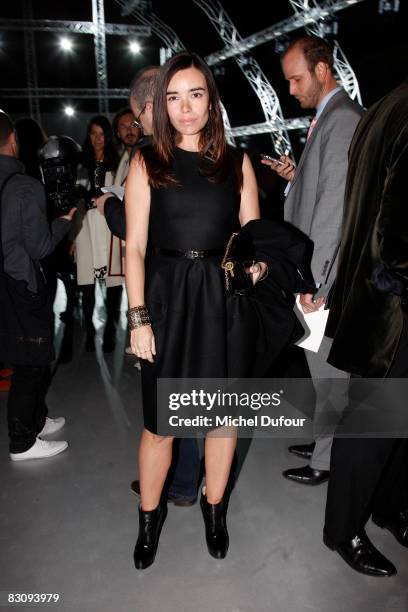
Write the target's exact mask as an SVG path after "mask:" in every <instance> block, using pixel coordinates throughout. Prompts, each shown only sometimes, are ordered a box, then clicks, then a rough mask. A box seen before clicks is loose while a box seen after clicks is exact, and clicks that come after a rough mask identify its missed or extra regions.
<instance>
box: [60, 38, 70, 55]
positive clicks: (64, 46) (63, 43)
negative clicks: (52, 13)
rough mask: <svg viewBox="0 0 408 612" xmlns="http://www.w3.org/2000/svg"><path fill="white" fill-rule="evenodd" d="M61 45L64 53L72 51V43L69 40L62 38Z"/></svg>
mask: <svg viewBox="0 0 408 612" xmlns="http://www.w3.org/2000/svg"><path fill="white" fill-rule="evenodd" d="M59 44H60V47H61V49H62V50H63V51H72V41H71V40H70V39H69V38H66V37H65V36H64V37H62V38H60V41H59Z"/></svg>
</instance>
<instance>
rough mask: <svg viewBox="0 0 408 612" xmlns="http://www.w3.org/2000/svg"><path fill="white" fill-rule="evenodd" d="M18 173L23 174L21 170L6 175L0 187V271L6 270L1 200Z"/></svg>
mask: <svg viewBox="0 0 408 612" xmlns="http://www.w3.org/2000/svg"><path fill="white" fill-rule="evenodd" d="M16 174H21V172H12V173H11V174H9V175H8V176H7V177H6V179H5V180H4V181H3V184H2V186H1V187H0V272H4V253H3V240H2V225H1V202H2V199H3V193H4V190H5V188H6V185H7V183H8V182H9V181H10V179H12V178H13V176H16Z"/></svg>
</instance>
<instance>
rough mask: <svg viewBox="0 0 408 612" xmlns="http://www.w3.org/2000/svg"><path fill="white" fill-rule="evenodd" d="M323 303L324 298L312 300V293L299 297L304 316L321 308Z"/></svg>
mask: <svg viewBox="0 0 408 612" xmlns="http://www.w3.org/2000/svg"><path fill="white" fill-rule="evenodd" d="M324 302H325V298H324V297H319V298H317V299H313V293H303V294H302V295H301V296H300V305H301V307H302V310H303V312H304V313H305V314H308V313H310V312H316V311H317V310H319V308H321V307H322V306H323V304H324Z"/></svg>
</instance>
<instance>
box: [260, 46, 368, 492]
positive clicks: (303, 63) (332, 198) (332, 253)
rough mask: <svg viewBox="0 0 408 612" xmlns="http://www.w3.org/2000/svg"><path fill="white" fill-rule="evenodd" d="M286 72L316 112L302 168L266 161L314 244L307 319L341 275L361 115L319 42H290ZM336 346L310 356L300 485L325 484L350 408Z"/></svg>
mask: <svg viewBox="0 0 408 612" xmlns="http://www.w3.org/2000/svg"><path fill="white" fill-rule="evenodd" d="M282 70H283V73H284V75H285V79H286V80H287V81H288V82H289V91H290V93H291V95H293V96H295V97H296V99H297V100H298V101H299V103H300V105H301V106H302V108H314V109H316V115H315V117H314V118H313V121H312V123H311V125H310V128H309V132H308V137H307V141H306V145H305V148H304V150H303V153H302V156H301V158H300V160H299V164H298V166H297V167H295V165H294V163H293V162H292V160H290V159H289V158H288V157H287V156H281V158H280V162H268V161H266V160H265V161H264V163H266V164H268V165H269V166H270V167H271V168H272V169H273V170H275V171H276V172H277V173H278V174H279V175H280V176H282V177H283V178H286V179H287V180H288V181H289V183H288V186H287V188H286V191H285V194H286V201H285V208H284V211H285V213H284V214H285V220H286V221H289V222H290V223H292V224H293V225H295V226H296V227H298V228H299V229H300V230H302V231H303V232H304V233H305V234H307V235H308V236H309V238H311V239H312V240H313V242H314V252H313V257H312V272H313V276H314V279H315V281H316V289H317V291H316V293H315V294H306V295H302V296H301V297H300V303H301V306H302V309H303V311H304V312H305V313H310V312H314V311H316V310H318V309H319V308H320V307H321V306H322V305H323V304H324V303H325V301H326V299H327V296H328V294H329V292H330V289H331V286H332V284H333V282H334V279H335V276H336V267H337V255H338V249H339V241H340V231H341V224H342V216H343V200H344V187H345V182H346V175H347V154H348V149H349V145H350V142H351V138H352V136H353V134H354V131H355V128H356V126H357V123H358V122H359V120H360V118H361V115H362V114H363V109H362V108H361V106H359V105H358V104H357V103H356V102H353V101H352V100H351V99H350V97H349V96H348V94H347V93H346V92H345V91H344V89H343V88H342V87H340V86H339V85H338V83H337V81H336V79H335V77H334V74H333V52H332V49H331V47H330V45H329V44H328V43H327V42H326V41H325V40H323V39H321V38H318V37H316V36H304V37H302V38H299V39H297V40H295V41H294V42H292V43H291V44H290V45H289V47H288V48H287V49H286V51H285V53H284V55H283V57H282ZM331 342H332V341H331V339H329V338H328V337H326V336H325V337H324V338H323V342H322V344H321V346H320V348H319V351H318V352H317V353H313V352H311V351H306V357H307V361H308V365H309V369H310V373H311V375H312V378H313V384H314V387H315V390H316V407H315V416H314V428H315V432H314V434H315V444H309V445H296V446H291V447H289V450H290V452H292V453H294V454H296V455H299V456H302V457H307V458H310V464H309V465H306V466H304V467H301V468H297V469H290V470H285V471H284V472H283V475H284V476H285V478H289V479H290V480H294V481H296V482H301V483H303V484H309V485H315V484H320V483H321V482H324V481H325V480H327V479H328V477H329V465H330V451H331V444H332V439H333V431H334V427H335V424H336V423H335V421H336V416H335V415H339V416H340V414H341V412H342V410H343V408H344V407H345V406H346V403H347V385H348V376H349V375H348V374H347V373H346V372H343V371H342V370H338V369H337V368H335V367H333V366H331V365H330V364H328V363H327V357H328V354H329V351H330V347H331ZM319 379H320V380H319ZM322 379H323V380H322ZM332 379H342V380H336V381H332ZM328 411H330V412H331V413H332V415H333V416H334V418H333V416H332V417H331V418H330V419H329V420H330V421H332V423H331V424H327V419H326V418H325V417H327V414H328Z"/></svg>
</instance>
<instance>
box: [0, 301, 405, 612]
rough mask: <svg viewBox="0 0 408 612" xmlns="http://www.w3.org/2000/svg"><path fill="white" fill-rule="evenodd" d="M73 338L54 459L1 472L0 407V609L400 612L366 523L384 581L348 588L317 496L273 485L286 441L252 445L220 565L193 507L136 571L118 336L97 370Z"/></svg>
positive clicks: (56, 391) (59, 396)
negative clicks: (19, 596)
mask: <svg viewBox="0 0 408 612" xmlns="http://www.w3.org/2000/svg"><path fill="white" fill-rule="evenodd" d="M98 308H99V310H100V306H99V307H98ZM99 310H98V312H99ZM96 318H98V317H96ZM99 324H101V321H99ZM74 331H75V337H74V354H73V360H72V361H71V362H69V363H66V364H63V365H60V366H59V367H58V369H57V371H56V375H55V377H54V380H53V384H52V386H51V389H50V391H49V394H48V405H49V410H50V415H51V416H58V415H64V416H65V417H66V418H67V425H66V427H65V429H64V430H62V431H61V432H59V433H58V434H56V435H55V438H57V439H67V440H69V444H70V446H69V449H68V451H67V452H65V453H63V454H61V455H59V456H57V457H54V458H50V459H47V460H41V461H30V462H24V463H21V464H18V463H17V464H13V463H11V462H10V461H9V459H8V446H7V433H6V410H5V409H6V394H4V393H3V394H1V395H0V415H1V430H0V443H1V446H0V449H1V450H0V466H1V468H0V469H1V488H0V525H1V532H0V568H1V569H0V597H1V601H0V609H3V607H4V609H5V608H6V605H5V604H6V594H7V593H8V592H9V591H12V592H19V593H59V595H60V601H59V603H58V604H43V606H44V608H45V609H47V610H56V611H59V610H64V611H67V612H71V611H79V612H86V611H87V610H97V611H98V612H113V611H115V612H122V611H123V612H139V611H142V610H143V611H144V612H158V611H160V610H163V611H164V612H173V611H174V612H176V611H177V612H179V611H186V612H201V611H210V612H263V611H268V612H306V611H316V612H329V611H330V612H345V611H347V612H351V611H361V612H375V611H381V612H383V611H385V610H387V611H390V612H391V611H398V612H403V611H406V610H408V551H407V550H404V549H403V548H402V547H401V546H400V545H399V544H398V543H397V542H396V541H395V540H394V539H393V538H392V536H391V535H390V534H389V533H388V532H385V531H381V530H380V529H378V528H377V527H375V526H374V525H373V524H371V523H370V524H369V525H368V534H369V535H370V537H371V538H372V540H373V541H374V543H375V544H376V545H377V546H378V547H379V548H380V550H381V551H382V552H383V553H384V554H385V555H387V556H388V557H389V558H390V559H391V560H392V561H393V562H394V563H395V564H396V566H397V568H398V571H399V573H398V575H397V576H395V577H393V578H369V577H365V576H362V575H359V574H357V573H355V572H353V571H352V570H351V569H349V568H348V566H346V565H345V564H344V562H343V561H342V560H341V559H340V558H339V557H338V556H337V555H336V554H335V553H333V552H331V551H329V550H328V549H327V548H326V547H325V546H324V545H323V544H322V540H321V534H322V525H323V513H324V504H325V495H326V485H322V486H319V487H316V488H308V487H305V486H301V485H296V484H294V483H291V482H288V481H286V480H285V479H283V478H282V477H281V470H283V469H285V468H286V467H288V466H291V465H292V466H295V465H301V464H302V461H296V459H295V458H294V457H293V456H291V455H289V454H288V452H287V450H286V447H287V441H285V440H277V439H273V440H266V439H258V440H255V441H254V442H253V444H252V447H251V449H250V452H249V454H248V457H247V461H246V463H245V465H244V468H243V471H242V473H241V477H240V480H239V483H238V485H237V487H236V489H235V490H234V492H233V495H232V497H231V502H230V508H229V514H228V525H229V532H230V540H231V543H230V550H229V553H228V556H227V558H226V559H225V560H222V561H216V560H215V559H213V558H211V557H210V556H209V555H208V553H207V550H206V545H205V540H204V529H203V524H202V518H201V514H200V510H199V507H198V505H196V506H194V507H192V508H175V507H173V506H169V514H168V518H167V521H166V523H165V525H164V528H163V533H162V537H161V541H160V546H159V550H158V554H157V557H156V562H155V563H154V565H153V566H152V567H151V568H149V569H147V570H145V571H143V572H140V571H136V570H135V569H134V566H133V561H132V553H133V547H134V544H135V540H136V537H137V500H136V498H135V497H134V496H133V495H132V493H131V492H130V490H129V483H130V481H131V480H132V479H133V478H135V477H136V476H137V468H136V447H137V440H138V436H139V433H140V430H141V427H142V418H141V402H140V374H139V373H138V371H137V370H136V369H135V368H134V367H133V359H132V358H131V357H125V356H124V353H123V347H124V344H125V332H124V331H123V330H122V332H121V338H120V340H121V341H120V344H119V345H118V346H117V349H116V351H115V353H114V354H112V355H107V356H104V355H103V354H102V352H101V347H100V342H98V346H97V352H96V354H88V353H85V352H84V338H83V335H82V330H81V328H80V326H79V324H78V323H76V324H75V330H74ZM62 332H63V326H61V327H59V329H58V330H57V338H58V339H59V342H60V341H61V334H62ZM18 607H19V608H20V609H23V610H34V609H36V608H39V607H40V605H37V606H34V605H33V604H32V605H20V606H18Z"/></svg>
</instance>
